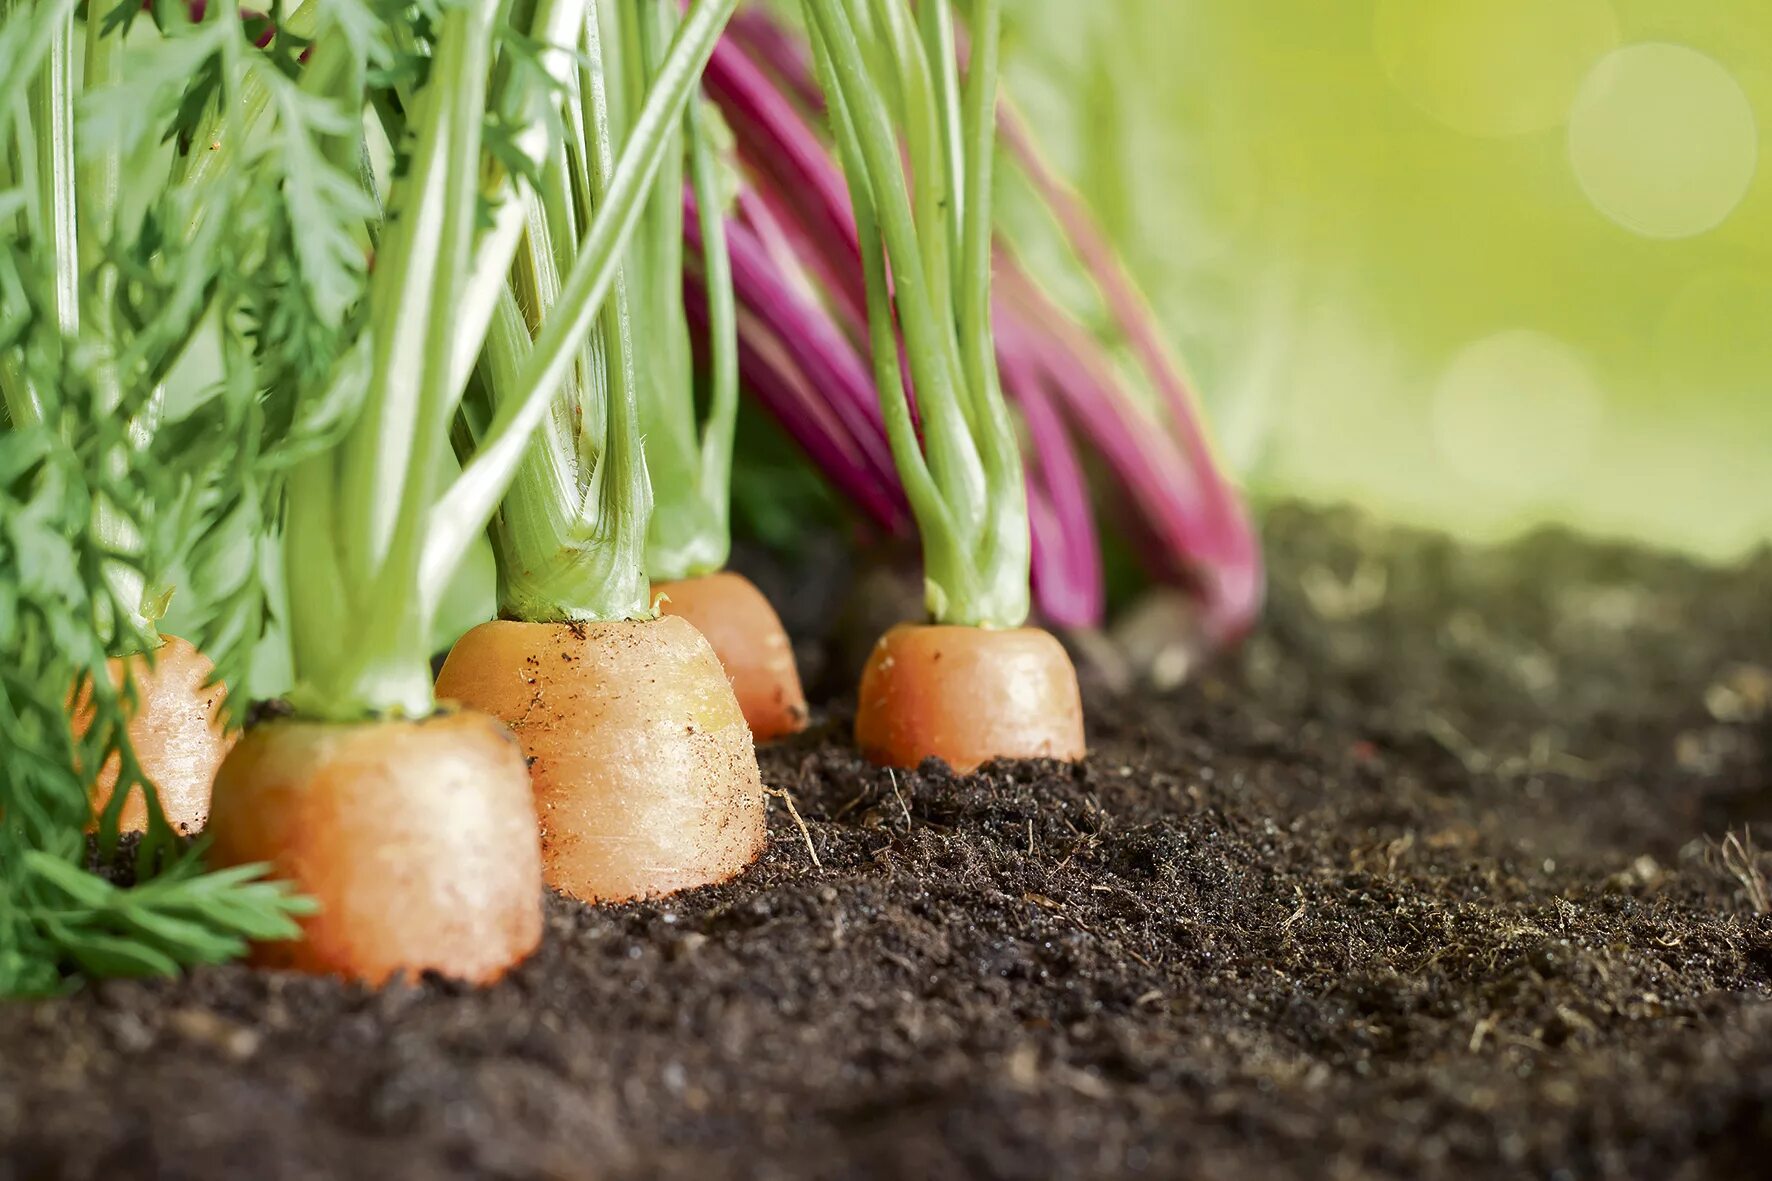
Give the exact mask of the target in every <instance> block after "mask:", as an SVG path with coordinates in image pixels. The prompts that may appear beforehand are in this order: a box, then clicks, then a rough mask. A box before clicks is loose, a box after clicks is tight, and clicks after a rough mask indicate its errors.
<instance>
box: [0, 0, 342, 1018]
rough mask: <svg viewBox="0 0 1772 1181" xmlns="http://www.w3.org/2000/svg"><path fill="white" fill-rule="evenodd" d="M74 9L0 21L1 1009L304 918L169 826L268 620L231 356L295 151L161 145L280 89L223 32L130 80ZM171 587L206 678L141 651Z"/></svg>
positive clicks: (194, 794)
mask: <svg viewBox="0 0 1772 1181" xmlns="http://www.w3.org/2000/svg"><path fill="white" fill-rule="evenodd" d="M76 9H77V5H76V4H75V3H74V2H73V0H47V2H38V3H18V2H5V3H0V61H4V62H5V63H6V70H5V71H4V73H3V74H0V227H3V232H0V751H4V756H3V757H0V994H17V993H40V992H46V991H53V990H55V989H58V988H60V987H63V986H64V984H65V983H66V982H67V981H68V980H69V978H71V977H72V976H74V975H75V974H77V973H81V972H84V973H91V974H96V975H138V974H165V973H171V972H174V971H176V970H177V969H178V968H179V967H181V966H183V965H187V964H193V963H203V962H212V961H216V960H222V959H227V958H229V957H231V956H233V955H237V954H239V953H240V951H242V950H243V949H244V947H245V944H246V940H248V939H267V940H268V939H276V938H281V937H287V936H289V935H291V934H293V933H295V931H296V929H297V928H296V926H295V923H294V922H293V916H294V915H296V914H297V913H300V912H301V911H302V910H303V909H304V908H305V903H304V902H303V901H302V900H301V899H299V898H297V897H294V896H293V895H291V894H290V892H289V891H288V890H287V889H286V888H284V887H283V886H281V885H275V884H269V883H264V882H261V881H258V880H257V879H258V878H259V877H260V876H261V875H262V872H263V870H264V868H265V867H264V866H262V865H259V864H242V865H238V866H235V867H231V868H229V869H226V870H223V871H220V872H212V873H205V872H204V871H203V864H202V862H201V860H199V858H198V856H197V851H195V850H187V849H183V848H181V846H180V843H179V842H178V841H177V839H176V837H175V835H174V832H173V827H174V825H173V824H169V823H168V819H169V816H170V817H171V819H172V820H173V821H174V823H175V824H176V825H177V826H178V827H180V828H185V829H188V828H190V827H194V826H195V825H197V824H199V823H201V815H202V811H203V809H204V807H205V806H206V801H207V797H208V788H209V776H210V774H211V773H212V772H213V769H214V765H215V762H216V761H217V759H218V758H219V755H220V750H219V747H220V744H221V739H220V737H219V735H218V733H217V730H216V717H215V709H216V706H217V705H218V703H219V702H218V694H219V685H216V684H212V682H214V681H217V680H219V679H220V678H222V677H228V676H231V675H235V674H237V672H238V671H239V669H240V668H242V667H243V659H244V655H245V651H246V647H247V645H246V644H244V643H242V640H243V639H245V638H246V636H247V635H248V633H249V632H250V630H251V629H250V627H249V626H247V625H248V624H249V623H250V622H251V620H253V618H254V617H255V616H256V614H257V613H258V611H259V609H260V605H261V596H260V594H259V592H258V590H257V588H256V587H255V586H253V585H251V580H250V579H247V578H242V577H241V576H240V575H239V573H238V567H239V566H240V564H241V562H240V558H241V554H240V552H239V550H240V545H239V543H240V542H241V541H242V540H243V539H244V538H245V537H247V536H248V535H249V534H250V532H251V530H252V527H253V526H254V525H256V524H257V522H258V519H259V516H258V513H257V508H256V503H255V500H254V490H253V485H252V484H251V483H250V481H243V480H241V479H239V478H237V477H240V476H241V475H242V474H243V472H244V471H245V470H246V469H247V468H250V467H251V466H252V464H253V463H254V462H255V455H256V448H255V446H254V440H256V439H257V437H258V431H257V429H256V425H255V423H254V421H253V419H254V417H255V416H258V415H261V414H263V413H265V412H266V411H267V410H269V409H273V408H275V407H276V405H277V404H278V400H277V399H276V398H274V397H273V398H267V399H260V398H258V397H256V396H255V390H256V387H255V384H254V380H255V375H256V372H257V369H258V362H257V360H255V359H254V358H253V357H251V356H250V355H249V353H248V352H247V351H246V350H245V349H244V348H243V347H242V342H243V340H244V339H245V337H246V336H247V334H248V333H249V332H251V330H252V326H253V324H254V323H255V317H256V314H257V312H258V310H259V309H260V308H261V307H262V306H263V303H264V301H265V299H266V298H267V296H268V295H269V294H270V293H271V292H273V291H276V290H280V289H290V290H301V289H303V287H304V278H305V277H304V276H301V275H298V274H297V273H295V272H294V271H292V270H291V268H290V266H289V263H288V259H289V257H290V255H289V249H288V248H289V244H290V241H291V219H290V217H289V216H288V213H289V209H288V207H287V206H286V204H285V203H284V202H283V200H282V198H281V197H280V196H279V195H278V194H279V192H280V190H281V189H282V185H283V180H284V179H285V177H286V176H287V175H288V173H287V172H286V171H285V170H286V168H287V166H288V165H289V162H290V161H291V159H294V158H300V157H302V156H303V154H304V153H305V151H306V150H307V149H308V148H309V147H310V146H311V145H312V140H311V139H310V138H309V137H308V135H307V129H306V128H305V126H302V125H298V123H297V122H296V121H295V120H294V119H292V118H288V117H272V118H269V119H268V120H267V124H266V129H267V131H268V132H270V133H271V134H272V136H273V137H274V138H273V142H274V143H275V145H276V146H274V147H270V148H268V149H267V150H264V151H260V152H256V153H252V154H250V155H249V156H243V155H241V154H240V153H233V152H229V153H218V154H217V158H216V159H213V160H207V161H205V166H204V168H202V169H200V170H199V169H194V168H192V167H190V166H189V165H188V163H187V162H186V161H173V162H171V163H170V164H169V162H168V161H167V159H166V158H165V157H164V156H161V155H159V154H158V152H157V150H156V148H157V143H158V140H159V137H158V135H156V134H154V133H155V132H156V131H158V130H159V128H160V127H162V126H167V125H170V126H172V127H174V128H175V129H177V128H182V127H186V126H188V124H189V123H190V122H191V121H192V119H193V118H194V117H195V116H196V115H197V114H200V112H201V106H200V105H198V104H191V103H189V102H188V101H187V100H188V99H189V98H190V96H191V95H192V94H193V93H194V92H195V90H196V88H197V87H199V86H201V87H204V88H207V89H205V91H204V93H209V92H211V91H213V92H215V93H218V94H219V95H220V96H222V97H224V98H225V99H227V100H229V102H230V103H231V101H232V100H234V99H236V98H238V97H240V96H241V95H242V94H244V93H245V92H247V91H255V90H259V89H262V88H264V87H266V86H268V85H273V84H274V79H272V77H271V75H272V74H273V73H274V72H275V71H276V66H275V64H274V63H273V62H271V61H270V60H269V59H268V58H266V57H264V56H263V55H260V54H259V53H258V52H257V50H256V49H255V48H254V46H253V45H252V43H251V41H250V40H249V38H248V36H247V34H246V32H245V31H244V29H243V28H242V26H241V23H240V22H239V21H238V20H237V19H235V18H234V17H233V16H232V15H231V14H228V15H226V16H224V15H222V14H220V13H219V12H218V13H217V14H216V15H214V16H213V17H212V18H211V19H210V20H208V21H206V22H203V23H201V24H192V23H190V22H188V21H186V20H185V19H184V18H183V16H182V15H180V14H172V15H171V16H170V18H169V22H168V26H167V28H166V29H164V30H163V31H162V35H161V36H158V37H154V36H150V37H147V38H136V39H134V41H133V42H132V44H131V48H130V50H129V51H128V53H127V54H126V53H125V51H124V41H125V36H126V34H127V33H128V32H129V26H130V24H131V22H132V20H133V19H134V17H135V16H136V15H139V10H134V9H132V8H131V6H121V7H119V8H118V9H117V10H116V11H114V12H111V13H109V14H104V13H100V12H98V11H96V10H94V11H89V12H88V13H87V19H84V20H82V19H80V17H79V15H78V13H77V11H76ZM224 105H226V104H224ZM126 170H127V171H128V173H129V175H131V176H132V177H133V178H135V179H134V183H133V184H132V187H131V189H130V191H129V193H128V194H127V195H125V194H124V193H123V186H122V185H121V177H122V176H123V175H124V173H125V171H126ZM224 229H226V230H227V231H228V232H226V233H224V232H223V231H224ZM204 323H215V324H220V325H224V326H227V327H226V329H225V330H224V336H225V338H226V340H227V342H228V344H227V347H225V348H224V354H225V359H224V363H223V365H222V379H221V382H220V383H219V387H218V388H217V389H215V390H212V391H207V392H205V393H202V394H196V393H193V392H191V391H184V393H185V394H186V395H187V396H186V397H184V398H183V400H182V404H181V406H180V407H179V412H178V414H177V416H176V420H170V421H169V417H170V416H169V415H168V414H167V413H166V412H165V410H164V402H165V400H166V397H167V387H168V383H169V378H170V376H171V374H172V373H173V370H174V369H175V367H176V366H177V365H178V363H179V361H180V359H181V358H182V357H183V356H184V355H185V354H186V353H187V352H188V351H189V349H190V346H191V342H192V340H193V338H194V337H195V336H196V335H197V334H198V332H199V328H200V325H202V324H204ZM292 323H293V321H292ZM243 465H244V466H243ZM175 564H177V565H182V566H183V568H184V571H185V580H186V581H187V582H188V583H191V584H195V589H196V590H197V597H198V598H199V599H200V600H206V601H207V603H208V606H209V612H208V615H207V617H206V618H205V619H203V620H202V622H201V623H200V625H199V629H198V633H197V634H196V635H195V637H194V638H196V639H197V640H198V641H199V644H200V647H201V648H202V649H203V650H205V651H207V652H209V653H211V654H213V655H214V656H215V657H216V658H217V664H218V665H220V669H219V671H218V670H214V669H212V668H211V666H210V665H209V663H208V661H207V659H206V658H204V657H203V656H201V655H199V654H198V651H197V649H196V648H193V647H192V646H191V645H188V644H185V643H183V642H182V641H178V640H172V639H168V638H163V637H161V636H160V635H159V634H158V632H157V628H156V624H155V619H156V617H157V616H158V614H159V612H160V610H161V608H162V607H163V606H164V603H165V600H166V598H167V597H168V594H169V591H168V590H166V589H158V588H159V586H160V584H161V582H162V580H163V579H165V577H166V575H167V572H168V571H170V570H172V569H173V568H174V566H175ZM248 564H249V563H248ZM151 588H154V589H151ZM70 686H71V687H72V688H71V690H70ZM95 779H96V780H97V784H96V788H95V783H94V781H95ZM156 789H158V790H156ZM95 793H96V801H95V798H94V795H95ZM95 802H96V804H97V809H96V816H95ZM163 803H164V805H165V806H164V807H163V806H162V805H163ZM95 821H96V827H97V830H98V831H97V851H98V856H99V860H100V861H101V862H104V863H105V868H106V869H107V870H109V871H111V873H112V874H113V875H120V876H123V877H125V878H132V879H133V883H134V884H133V885H131V886H129V887H127V888H123V887H119V886H117V885H115V884H113V881H112V880H111V877H110V876H101V875H99V874H95V873H92V872H89V871H88V869H87V865H88V858H89V852H88V843H87V838H86V832H87V829H88V828H91V827H94V825H95ZM138 826H139V827H140V828H141V829H142V839H141V840H140V841H139V842H138V843H136V844H135V845H134V846H133V847H125V846H121V845H120V844H119V842H118V839H117V838H118V831H119V828H121V827H138Z"/></svg>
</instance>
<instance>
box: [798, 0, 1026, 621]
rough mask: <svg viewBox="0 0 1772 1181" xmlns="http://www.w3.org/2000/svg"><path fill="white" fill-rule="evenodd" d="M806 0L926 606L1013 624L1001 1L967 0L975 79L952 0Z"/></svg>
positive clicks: (1017, 536) (1019, 562) (1016, 607)
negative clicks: (1003, 297)
mask: <svg viewBox="0 0 1772 1181" xmlns="http://www.w3.org/2000/svg"><path fill="white" fill-rule="evenodd" d="M804 4H805V9H806V15H807V24H808V26H809V29H810V33H811V39H812V45H813V51H814V57H815V60H816V63H817V67H818V76H819V80H820V84H821V85H822V87H823V89H824V91H825V95H826V100H827V106H828V108H829V112H830V118H831V123H832V127H833V130H834V133H835V138H836V141H837V146H838V151H839V154H840V156H841V159H842V161H843V170H844V173H845V175H846V177H847V179H848V182H849V194H850V202H851V204H852V206H853V209H854V214H855V224H856V229H857V232H858V234H859V239H860V242H861V254H862V267H863V272H864V277H865V280H866V289H867V305H868V321H869V336H870V340H871V344H872V351H873V362H874V370H875V381H876V384H877V386H878V392H879V397H880V409H881V413H882V415H883V417H884V419H885V423H886V430H887V436H888V439H889V442H890V443H891V448H892V457H893V462H894V464H895V466H896V467H897V469H898V472H899V476H900V478H901V479H902V480H903V482H904V487H905V494H906V497H907V499H908V500H909V501H910V506H911V511H912V513H913V515H914V516H915V517H916V519H917V526H918V529H919V531H920V532H921V534H922V539H923V566H924V578H925V586H926V596H925V597H926V602H927V605H928V608H929V613H930V615H931V616H932V617H933V618H934V619H935V620H936V621H937V622H942V623H957V624H969V625H977V626H985V627H1014V626H1018V625H1019V624H1021V623H1022V622H1023V621H1024V620H1025V619H1026V618H1027V613H1028V597H1029V596H1028V571H1029V561H1030V552H1029V550H1030V541H1029V533H1028V510H1027V493H1026V487H1025V485H1024V482H1023V475H1022V464H1021V453H1020V450H1019V448H1018V445H1017V441H1016V437H1015V428H1014V425H1013V423H1012V422H1011V420H1010V417H1009V412H1008V409H1007V407H1006V406H1005V405H1004V401H1003V392H1002V388H1001V385H1000V383H999V379H998V375H997V359H996V353H995V349H994V346H993V344H992V336H991V315H990V310H991V307H990V305H991V164H992V153H993V150H994V139H995V132H996V100H997V72H998V29H999V25H1000V7H999V0H977V2H976V3H974V4H973V5H972V21H971V32H972V55H971V61H970V65H969V68H968V70H967V72H966V79H965V83H964V86H962V85H961V82H960V79H959V68H958V63H957V59H956V54H955V49H954V30H953V17H952V14H951V12H950V9H949V6H948V4H947V3H946V2H945V0H942V2H933V3H924V4H920V5H918V6H917V9H916V12H915V13H913V12H912V11H911V8H910V6H909V5H908V4H907V3H906V2H905V0H804ZM901 138H902V148H903V150H902V153H901V150H900V149H901ZM907 159H908V161H909V165H910V174H909V176H908V177H907V175H906V171H905V161H906V160H907ZM901 333H902V344H903V349H902V362H901V350H900V334H901ZM907 378H908V389H907ZM913 392H914V397H915V409H916V413H917V415H918V417H919V418H920V419H921V427H922V439H921V442H920V441H919V439H918V431H917V425H918V424H917V423H916V422H915V421H913V417H912V406H911V394H912V393H913Z"/></svg>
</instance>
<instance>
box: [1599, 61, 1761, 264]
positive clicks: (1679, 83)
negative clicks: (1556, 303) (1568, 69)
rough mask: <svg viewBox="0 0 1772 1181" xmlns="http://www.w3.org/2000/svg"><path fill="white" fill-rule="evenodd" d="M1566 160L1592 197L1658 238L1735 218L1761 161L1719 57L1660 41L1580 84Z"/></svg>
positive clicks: (1747, 106)
mask: <svg viewBox="0 0 1772 1181" xmlns="http://www.w3.org/2000/svg"><path fill="white" fill-rule="evenodd" d="M1569 160H1570V163H1571V164H1572V165H1573V166H1574V168H1575V175H1576V178H1577V179H1578V180H1580V182H1581V187H1582V189H1583V190H1584V191H1585V192H1586V193H1587V196H1588V199H1589V200H1590V201H1592V202H1593V203H1594V204H1595V205H1596V206H1598V207H1599V209H1600V210H1601V212H1603V213H1605V214H1606V216H1607V217H1610V218H1611V219H1612V220H1613V221H1616V222H1618V223H1619V224H1620V225H1622V226H1625V227H1627V228H1629V229H1632V230H1635V231H1636V232H1638V233H1640V234H1645V235H1648V236H1650V237H1654V238H1685V237H1690V236H1691V235H1693V234H1701V233H1703V232H1705V231H1706V230H1709V229H1712V228H1714V227H1715V226H1716V225H1717V224H1718V223H1720V222H1721V221H1722V220H1723V219H1724V218H1726V217H1728V216H1729V214H1730V212H1732V211H1733V210H1734V209H1735V207H1736V206H1737V205H1739V204H1740V203H1741V199H1742V197H1744V196H1746V194H1747V190H1748V186H1749V185H1751V184H1752V183H1753V178H1754V170H1755V169H1756V168H1757V166H1758V164H1759V129H1758V127H1757V126H1756V124H1755V121H1754V109H1753V105H1752V104H1751V103H1750V102H1749V101H1748V98H1747V95H1746V94H1745V93H1744V92H1743V91H1742V89H1741V85H1740V83H1738V82H1736V80H1735V78H1734V77H1733V76H1732V75H1731V74H1730V73H1729V71H1728V70H1727V69H1725V68H1724V67H1723V65H1722V64H1721V63H1720V62H1718V61H1717V60H1716V59H1715V58H1712V57H1709V56H1706V55H1705V54H1702V53H1700V52H1698V51H1697V50H1696V49H1691V48H1688V47H1687V46H1684V45H1670V44H1666V43H1663V42H1653V43H1649V44H1644V45H1632V46H1628V47H1626V48H1624V49H1620V50H1618V51H1617V52H1615V53H1611V54H1608V55H1607V56H1606V58H1605V59H1604V60H1602V61H1601V62H1599V64H1597V65H1596V66H1594V68H1593V71H1592V72H1591V73H1589V74H1588V76H1587V78H1586V80H1585V81H1583V82H1582V84H1581V91H1580V93H1579V94H1578V95H1577V96H1576V99H1575V109H1574V111H1573V113H1572V114H1571V115H1570V120H1569Z"/></svg>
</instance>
